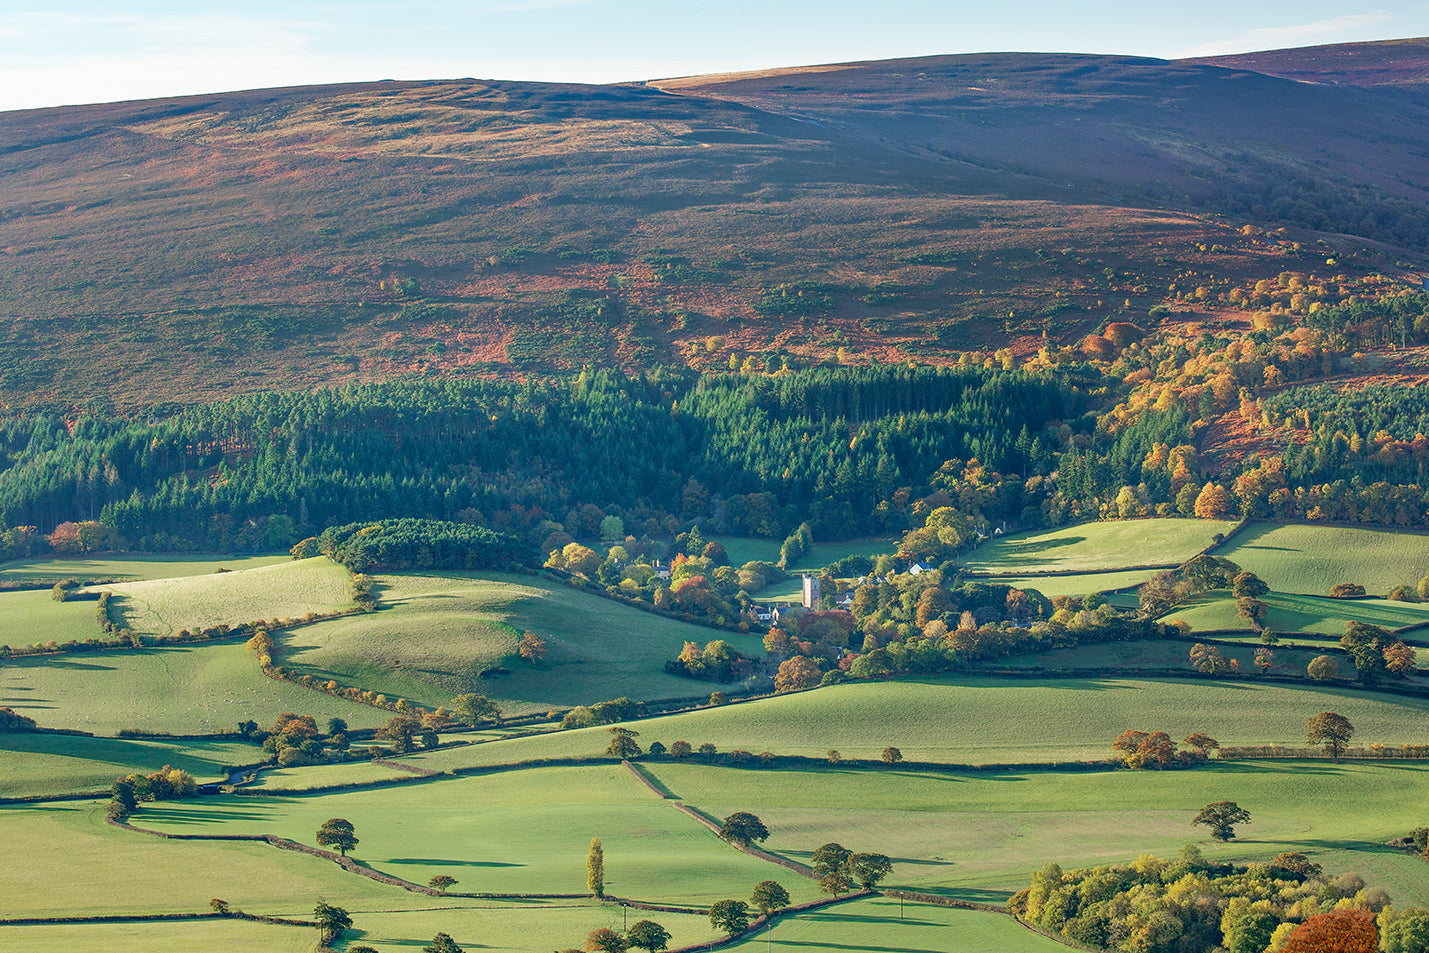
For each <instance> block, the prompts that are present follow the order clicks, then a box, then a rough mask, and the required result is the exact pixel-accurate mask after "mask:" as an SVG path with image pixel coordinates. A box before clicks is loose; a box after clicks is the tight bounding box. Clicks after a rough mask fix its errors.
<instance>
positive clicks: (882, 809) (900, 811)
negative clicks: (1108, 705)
mask: <svg viewBox="0 0 1429 953" xmlns="http://www.w3.org/2000/svg"><path fill="white" fill-rule="evenodd" d="M650 771H651V773H652V774H654V775H655V776H656V777H657V778H659V780H660V782H661V783H662V784H664V785H665V787H667V788H668V789H669V790H670V791H671V792H672V793H674V794H675V795H676V796H677V797H680V798H682V799H684V800H686V801H687V802H688V803H690V804H692V805H696V806H698V807H699V808H701V809H702V810H705V811H707V812H709V813H711V814H715V815H719V816H723V815H724V814H726V813H729V812H731V811H735V810H744V811H752V812H753V813H755V814H757V815H759V817H760V818H761V819H762V820H763V821H764V823H765V825H766V826H768V828H769V830H770V835H771V836H770V838H769V840H768V842H767V843H766V844H765V845H764V846H765V847H766V848H768V849H770V850H773V851H775V852H777V853H780V854H783V855H785V856H787V857H791V858H793V859H796V860H801V861H805V862H807V861H808V859H809V856H810V854H812V852H813V851H814V849H815V848H817V847H818V846H819V845H820V844H823V843H826V842H828V841H837V842H838V843H841V844H843V845H844V846H845V847H847V848H849V849H850V850H874V851H879V852H881V853H885V854H888V855H889V856H890V857H892V858H893V859H894V862H895V863H894V871H893V874H892V875H891V876H890V877H889V879H888V881H887V883H888V885H889V886H909V887H914V888H917V889H925V890H932V891H934V892H942V893H948V894H952V895H956V896H961V897H963V898H964V899H982V900H991V901H993V902H997V901H998V900H1000V899H1002V898H1004V897H1006V896H1007V895H1008V894H1010V893H1012V892H1014V891H1016V890H1018V889H1021V888H1022V887H1025V886H1027V882H1028V879H1029V877H1030V874H1031V872H1032V871H1033V870H1035V869H1037V868H1038V867H1040V866H1042V865H1043V864H1045V863H1047V862H1048V861H1056V862H1058V863H1060V864H1062V865H1063V866H1064V867H1080V866H1087V865H1091V864H1098V863H1129V862H1131V861H1133V860H1135V859H1136V856H1137V855H1138V854H1139V853H1141V852H1143V851H1149V852H1151V853H1155V854H1157V855H1158V856H1161V857H1167V856H1168V855H1171V856H1174V854H1175V852H1176V851H1177V850H1178V849H1179V848H1180V845H1181V844H1184V843H1188V842H1193V841H1194V842H1196V843H1198V844H1200V846H1201V847H1202V849H1203V850H1204V851H1205V853H1206V856H1207V857H1209V858H1211V859H1213V860H1220V861H1228V860H1235V861H1237V862H1241V863H1244V862H1246V861H1254V860H1265V859H1269V858H1270V857H1272V856H1274V855H1275V854H1277V853H1280V852H1281V851H1290V850H1296V851H1303V852H1304V853H1306V854H1308V855H1310V856H1311V857H1312V858H1313V859H1314V860H1315V861H1316V862H1318V863H1321V864H1323V865H1324V867H1325V869H1326V870H1327V871H1333V872H1335V873H1347V872H1351V871H1357V872H1359V873H1361V874H1363V875H1364V877H1365V879H1366V880H1367V881H1368V882H1369V883H1371V884H1377V885H1380V886H1383V887H1385V888H1386V889H1387V890H1389V892H1390V894H1391V896H1392V897H1394V899H1395V900H1396V901H1397V902H1399V903H1400V904H1423V903H1425V902H1426V901H1429V865H1425V864H1424V862H1423V861H1420V860H1417V859H1416V858H1414V857H1410V856H1408V855H1406V854H1401V853H1398V852H1396V851H1393V850H1392V849H1390V848H1388V847H1386V846H1385V841H1387V840H1389V839H1390V838H1392V837H1399V836H1403V835H1404V834H1405V833H1407V832H1408V830H1409V829H1411V828H1413V827H1415V826H1419V825H1420V824H1422V823H1423V822H1422V820H1416V818H1419V817H1420V805H1421V804H1422V803H1423V800H1424V797H1425V796H1426V795H1429V765H1426V764H1420V763H1402V764H1353V765H1350V764H1340V765H1334V764H1330V763H1329V762H1328V761H1323V762H1320V761H1296V762H1268V761H1267V762H1227V763H1224V764H1215V765H1213V766H1208V767H1202V768H1197V769H1193V770H1189V771H1115V772H1101V773H1095V774H1054V773H1045V774H1044V773H1028V774H1017V773H1006V774H995V775H944V774H929V773H919V772H918V771H916V770H913V769H907V770H903V769H892V770H886V771H884V770H873V771H867V770H865V771H853V770H847V769H837V768H828V769H820V770H815V771H774V772H770V771H741V770H733V769H722V768H710V767H703V766H699V765H689V764H659V765H655V766H651V767H650ZM1219 800H1233V801H1235V802H1236V803H1238V804H1239V805H1240V806H1241V807H1243V808H1245V809H1246V810H1247V811H1249V812H1250V814H1251V818H1252V822H1251V823H1250V824H1249V825H1245V826H1243V827H1238V828H1237V836H1236V839H1235V840H1234V841H1231V842H1230V843H1228V844H1225V845H1222V844H1218V843H1216V842H1215V841H1213V840H1211V838H1210V837H1209V835H1208V832H1207V831H1206V829H1205V828H1203V827H1193V826H1192V825H1191V823H1190V821H1191V818H1192V817H1193V816H1194V815H1195V813H1196V811H1198V810H1200V808H1202V807H1203V806H1205V805H1206V804H1208V803H1210V802H1212V801H1219Z"/></svg>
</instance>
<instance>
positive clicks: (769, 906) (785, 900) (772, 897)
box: [749, 880, 789, 916]
mask: <svg viewBox="0 0 1429 953" xmlns="http://www.w3.org/2000/svg"><path fill="white" fill-rule="evenodd" d="M749 899H750V902H751V903H753V904H754V906H755V907H757V908H758V909H759V912H760V913H762V914H764V915H765V916H768V915H769V914H770V913H771V912H773V911H775V910H782V909H783V908H784V907H787V906H789V891H787V890H785V889H784V887H783V885H782V884H780V883H779V882H778V881H776V880H761V881H759V883H757V884H755V885H754V894H753V895H752V896H751V897H750V898H749Z"/></svg>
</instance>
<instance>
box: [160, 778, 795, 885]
mask: <svg viewBox="0 0 1429 953" xmlns="http://www.w3.org/2000/svg"><path fill="white" fill-rule="evenodd" d="M330 817H345V818H347V819H348V820H350V821H352V823H353V825H354V826H355V827H356V830H357V836H358V838H359V840H360V841H361V843H360V844H359V846H358V849H357V850H356V851H354V852H353V854H354V856H356V857H358V858H360V859H361V860H362V861H363V862H364V863H366V864H369V865H371V866H372V867H374V868H376V869H378V870H381V871H383V872H384V873H389V874H392V875H394V876H398V877H401V878H403V879H405V880H410V881H413V882H416V883H426V882H427V881H428V880H429V879H430V878H431V877H433V876H436V875H437V874H446V875H448V876H451V877H455V878H456V879H457V880H458V881H460V883H461V887H460V889H461V890H462V891H463V892H479V893H485V892H491V893H572V894H580V893H584V892H585V890H586V872H585V860H586V853H587V850H588V848H589V846H590V839H591V838H592V837H599V838H600V839H601V843H602V844H603V846H604V849H605V876H606V889H607V892H608V893H611V894H614V895H617V896H630V897H638V898H640V899H644V900H666V901H671V902H683V903H708V902H712V901H714V900H719V899H722V898H725V897H731V896H747V895H748V893H749V891H750V890H752V889H753V887H754V885H755V884H756V883H758V882H759V881H760V880H764V879H766V878H768V877H769V876H770V868H769V866H768V865H767V864H765V863H764V862H762V861H758V860H755V859H754V858H752V857H749V856H747V855H745V854H742V853H740V852H739V851H736V850H734V849H733V848H731V847H730V846H729V845H728V844H725V843H724V842H723V841H721V840H719V839H718V838H717V837H715V836H714V835H713V834H712V833H710V832H709V831H708V830H706V829H705V828H703V827H701V826H700V825H699V824H697V823H695V822H694V821H693V820H691V819H690V818H688V817H686V816H685V815H683V814H681V813H680V812H678V811H676V810H675V809H674V808H673V807H672V806H671V805H669V804H667V803H665V802H663V801H662V800H660V799H659V798H657V797H655V795H654V794H652V793H651V792H650V791H649V790H648V789H646V788H645V787H644V786H643V785H641V784H640V783H639V782H638V781H637V780H636V779H635V778H634V777H633V776H632V775H631V774H630V773H629V772H628V771H626V770H625V769H624V768H623V767H621V766H619V765H611V766H595V767H556V768H535V769H531V770H528V771H520V772H510V773H503V774H496V775H490V776H486V777H475V778H459V779H447V780H442V781H434V782H428V783H424V784H414V785H403V786H400V787H393V788H379V789H375V790H365V791H351V792H343V793H338V794H328V795H323V796H313V797H301V796H288V797H280V796H274V797H262V798H259V797H210V798H204V799H203V800H202V801H201V802H195V803H183V802H168V803H164V804H157V805H154V806H151V807H147V806H146V807H145V808H144V809H143V810H142V811H140V812H139V814H137V815H136V816H135V819H134V823H135V824H138V825H139V826H142V827H148V828H153V829H155V830H164V831H170V832H173V833H183V834H203V833H212V834H219V833H221V834H260V833H261V834H278V835H281V836H283V837H287V838H290V839H292V840H296V841H299V842H302V843H307V844H312V843H313V842H314V833H315V832H316V831H317V829H318V827H319V826H320V825H321V824H322V823H323V821H325V820H326V819H328V818H330ZM795 879H797V878H792V877H791V878H789V880H790V883H788V884H787V887H788V889H789V892H790V894H791V895H793V896H794V897H796V899H805V900H807V899H812V898H813V897H814V896H815V895H816V894H817V887H816V886H815V885H813V884H812V883H810V882H808V881H804V882H802V883H797V884H796V883H794V882H793V881H794V880H795Z"/></svg>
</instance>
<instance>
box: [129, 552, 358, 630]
mask: <svg viewBox="0 0 1429 953" xmlns="http://www.w3.org/2000/svg"><path fill="white" fill-rule="evenodd" d="M347 580H348V573H347V570H346V569H344V568H343V567H341V566H339V565H337V564H336V563H334V562H332V561H331V560H329V559H328V558H327V557H325V556H317V557H314V558H313V559H304V560H301V561H294V560H291V559H289V560H285V561H283V562H279V563H275V564H272V565H267V566H259V567H257V568H254V569H244V570H241V571H238V572H229V573H211V574H209V575H206V576H186V577H181V578H176V579H153V580H147V581H143V582H129V583H121V584H119V585H115V586H111V587H107V588H111V589H113V591H114V593H115V595H116V597H119V598H118V603H117V604H118V605H119V606H120V607H121V608H122V609H123V611H124V613H125V617H126V619H127V620H128V623H129V626H130V627H131V628H133V629H134V630H135V631H136V632H142V633H144V634H145V635H154V636H164V635H173V634H175V633H177V632H178V631H179V630H180V629H190V630H192V629H195V628H200V627H208V626H213V625H217V624H219V623H227V624H229V625H233V624H236V623H241V622H250V621H253V620H257V619H284V618H298V617H301V616H303V615H305V614H306V613H308V612H333V611H337V610H340V609H349V608H351V607H352V601H351V600H350V599H349V598H348V596H347Z"/></svg>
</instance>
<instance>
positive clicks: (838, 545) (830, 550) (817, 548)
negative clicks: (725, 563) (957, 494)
mask: <svg viewBox="0 0 1429 953" xmlns="http://www.w3.org/2000/svg"><path fill="white" fill-rule="evenodd" d="M719 541H720V542H721V543H723V544H724V549H725V552H726V553H727V554H728V555H729V563H730V565H731V566H743V565H744V564H745V563H748V562H763V563H777V562H778V561H779V548H780V546H782V545H783V540H778V539H751V538H749V537H740V536H721V537H719ZM897 549H898V540H896V539H893V538H879V539H846V540H841V541H837V542H827V543H823V542H819V541H817V540H815V542H814V545H813V547H812V548H811V549H810V550H809V551H808V552H807V553H805V554H804V557H803V558H802V559H800V560H798V561H797V562H795V563H794V565H793V566H791V567H790V570H789V571H790V572H813V571H814V570H816V569H823V568H824V567H825V566H827V565H828V564H829V563H833V562H838V561H839V560H840V559H843V558H844V557H845V556H867V557H869V558H870V559H877V558H878V557H879V556H883V555H885V554H888V553H892V552H894V551H895V550H897Z"/></svg>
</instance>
